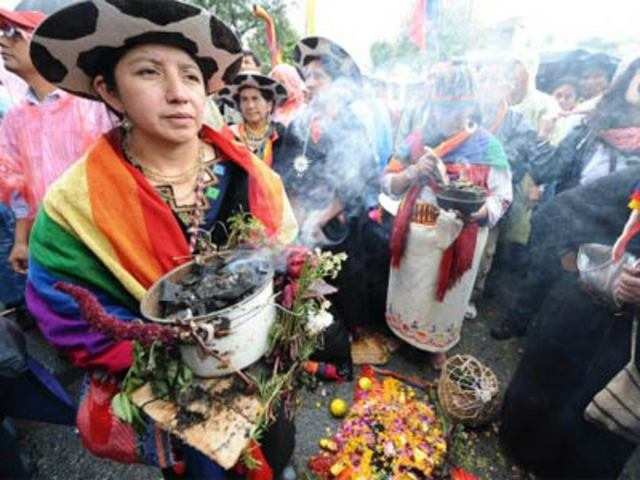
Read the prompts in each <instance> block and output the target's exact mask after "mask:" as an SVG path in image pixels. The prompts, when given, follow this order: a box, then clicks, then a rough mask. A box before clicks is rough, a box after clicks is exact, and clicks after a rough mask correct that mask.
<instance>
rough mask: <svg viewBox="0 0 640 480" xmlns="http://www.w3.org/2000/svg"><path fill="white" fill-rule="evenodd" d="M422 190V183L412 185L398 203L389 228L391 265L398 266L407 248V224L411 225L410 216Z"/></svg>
mask: <svg viewBox="0 0 640 480" xmlns="http://www.w3.org/2000/svg"><path fill="white" fill-rule="evenodd" d="M421 190H422V185H414V186H413V187H411V188H410V189H409V191H408V192H407V195H406V197H405V198H404V200H403V201H402V203H401V204H400V208H399V209H398V214H397V215H396V218H395V220H394V222H393V229H392V230H391V241H390V248H391V266H392V267H394V268H398V267H399V266H400V262H401V261H402V257H403V256H404V251H405V249H406V248H407V239H408V238H409V226H410V225H411V217H412V216H413V208H414V207H415V205H416V201H417V200H418V195H420V191H421Z"/></svg>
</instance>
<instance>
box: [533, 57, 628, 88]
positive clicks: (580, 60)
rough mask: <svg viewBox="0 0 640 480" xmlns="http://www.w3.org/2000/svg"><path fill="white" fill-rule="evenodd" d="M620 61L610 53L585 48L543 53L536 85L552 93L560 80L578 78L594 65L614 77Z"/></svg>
mask: <svg viewBox="0 0 640 480" xmlns="http://www.w3.org/2000/svg"><path fill="white" fill-rule="evenodd" d="M619 62H620V60H619V59H617V58H616V57H613V56H611V55H609V54H606V53H593V52H589V51H588V50H583V49H579V50H571V51H563V52H547V53H543V54H542V55H541V56H540V68H539V69H538V75H537V76H536V86H537V87H538V90H542V91H543V92H547V93H552V92H553V90H554V89H555V88H556V87H557V86H558V82H559V81H560V80H562V79H565V78H574V79H576V80H578V79H579V78H580V77H581V76H582V74H583V72H585V71H586V70H588V69H589V68H592V67H597V68H602V69H604V71H605V72H607V75H608V76H609V78H612V77H613V74H614V73H615V70H616V67H617V65H618V63H619Z"/></svg>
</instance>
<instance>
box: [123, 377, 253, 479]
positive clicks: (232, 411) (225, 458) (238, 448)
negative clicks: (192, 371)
mask: <svg viewBox="0 0 640 480" xmlns="http://www.w3.org/2000/svg"><path fill="white" fill-rule="evenodd" d="M206 384H207V388H208V390H209V391H210V392H212V393H213V395H212V397H213V402H212V405H211V414H210V416H209V418H208V419H207V420H205V421H203V422H200V423H198V424H195V425H192V426H190V427H188V428H185V429H182V430H179V429H178V428H177V426H176V416H177V414H178V406H177V405H175V404H174V403H172V402H169V401H165V400H154V396H153V393H152V391H151V385H149V384H146V385H144V386H142V387H141V388H139V389H138V390H136V391H135V392H134V393H133V395H132V400H133V403H135V404H136V405H137V406H138V407H140V408H142V410H143V411H144V412H145V413H146V414H147V415H149V417H151V418H152V419H153V420H154V421H155V422H156V423H157V424H158V425H159V426H160V428H162V429H164V430H167V431H169V432H171V433H172V434H174V435H175V436H177V437H178V438H180V439H181V440H182V441H183V442H185V443H186V444H187V445H190V446H192V447H194V448H196V449H197V450H199V451H200V452H202V453H203V454H205V455H206V456H207V457H209V458H211V459H212V460H213V461H215V462H216V463H217V464H218V465H220V466H221V467H222V468H224V469H227V470H228V469H230V468H232V467H233V466H234V465H235V464H236V463H237V462H238V460H239V459H240V456H241V455H242V452H243V451H244V450H245V448H246V447H247V446H248V444H249V440H250V435H251V431H252V430H253V428H254V427H255V425H256V423H257V419H258V416H259V415H260V413H261V411H262V407H261V405H260V401H259V400H258V397H257V396H255V395H253V396H251V395H246V394H243V393H240V392H237V391H233V390H232V389H231V386H232V380H230V379H228V378H224V379H211V380H206Z"/></svg>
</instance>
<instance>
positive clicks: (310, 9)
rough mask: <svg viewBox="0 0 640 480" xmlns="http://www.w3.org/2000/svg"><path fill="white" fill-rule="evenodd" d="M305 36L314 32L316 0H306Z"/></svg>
mask: <svg viewBox="0 0 640 480" xmlns="http://www.w3.org/2000/svg"><path fill="white" fill-rule="evenodd" d="M306 33H307V36H312V35H315V34H316V0H307V26H306Z"/></svg>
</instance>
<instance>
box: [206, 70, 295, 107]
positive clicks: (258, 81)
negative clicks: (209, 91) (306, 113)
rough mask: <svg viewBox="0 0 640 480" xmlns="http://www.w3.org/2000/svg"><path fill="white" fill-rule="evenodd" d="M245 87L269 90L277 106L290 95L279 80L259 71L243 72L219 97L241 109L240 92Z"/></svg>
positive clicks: (221, 91) (220, 92)
mask: <svg viewBox="0 0 640 480" xmlns="http://www.w3.org/2000/svg"><path fill="white" fill-rule="evenodd" d="M244 88H255V89H258V90H260V91H262V92H269V93H270V94H271V96H272V97H273V104H274V106H276V107H277V106H278V105H280V104H282V103H284V102H285V101H286V100H287V97H288V94H287V89H286V88H285V87H284V85H282V84H281V83H280V82H278V81H277V80H274V79H273V78H271V77H267V76H265V75H260V74H257V73H241V74H239V75H237V76H236V78H234V79H233V81H232V82H231V83H230V84H229V85H227V86H226V87H225V88H223V89H222V90H220V91H219V92H218V98H219V99H220V101H221V102H224V103H226V104H228V105H229V106H230V107H232V108H236V109H239V108H240V98H239V97H240V92H241V91H242V89H244Z"/></svg>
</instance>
